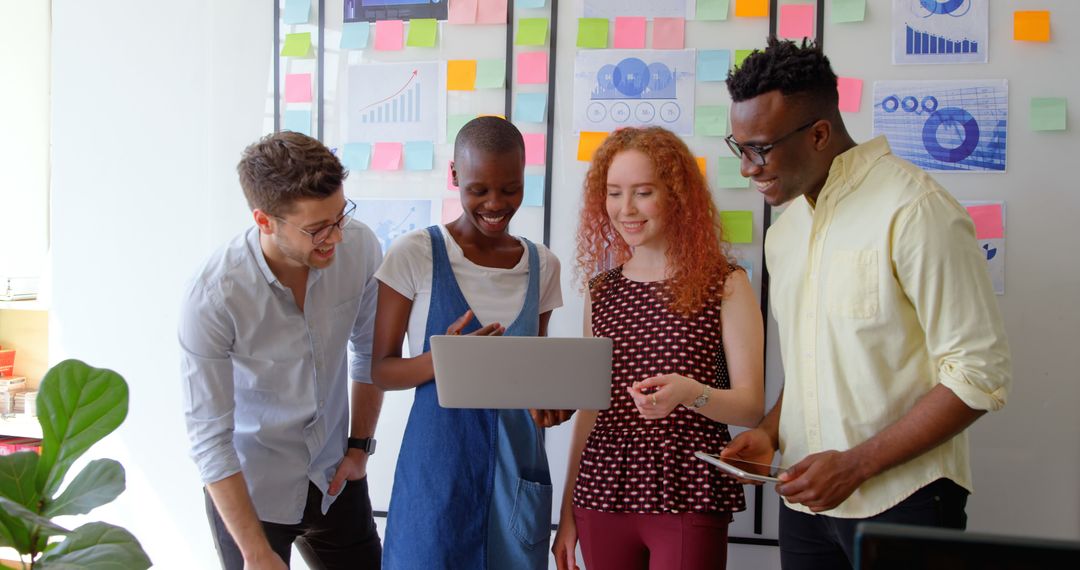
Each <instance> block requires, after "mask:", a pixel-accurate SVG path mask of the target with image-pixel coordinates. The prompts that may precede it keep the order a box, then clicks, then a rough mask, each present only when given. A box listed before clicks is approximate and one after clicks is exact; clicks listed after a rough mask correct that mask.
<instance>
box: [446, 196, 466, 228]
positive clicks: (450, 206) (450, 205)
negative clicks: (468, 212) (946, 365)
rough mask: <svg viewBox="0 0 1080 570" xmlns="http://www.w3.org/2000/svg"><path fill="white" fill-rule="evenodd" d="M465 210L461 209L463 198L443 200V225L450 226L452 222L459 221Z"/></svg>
mask: <svg viewBox="0 0 1080 570" xmlns="http://www.w3.org/2000/svg"><path fill="white" fill-rule="evenodd" d="M464 211H465V210H464V209H462V207H461V198H460V197H457V196H455V197H453V198H443V201H442V223H444V224H449V223H450V222H452V221H454V220H456V219H458V218H459V217H460V216H461V213H462V212H464Z"/></svg>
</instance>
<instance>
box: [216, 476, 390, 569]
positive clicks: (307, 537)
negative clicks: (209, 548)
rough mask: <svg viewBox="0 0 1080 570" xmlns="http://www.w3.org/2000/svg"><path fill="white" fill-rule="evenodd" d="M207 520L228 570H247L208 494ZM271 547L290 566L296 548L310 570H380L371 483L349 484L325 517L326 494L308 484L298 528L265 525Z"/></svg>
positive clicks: (380, 554) (224, 565)
mask: <svg viewBox="0 0 1080 570" xmlns="http://www.w3.org/2000/svg"><path fill="white" fill-rule="evenodd" d="M206 515H207V517H208V518H209V519H210V531H211V533H213V535H214V542H215V543H216V544H217V551H218V555H219V556H220V557H221V567H222V568H223V569H224V570H243V569H244V557H243V555H242V554H241V553H240V548H239V547H238V546H237V545H236V542H234V541H233V538H232V535H230V534H229V531H228V530H227V529H226V528H225V521H223V520H222V519H221V516H220V515H219V514H218V512H217V509H215V508H214V502H213V501H212V500H211V499H210V495H209V494H206ZM262 525H263V530H264V532H266V538H267V539H268V540H269V541H270V548H272V549H273V550H274V552H276V553H278V556H281V559H282V560H284V561H285V563H286V564H288V563H289V555H290V554H291V552H292V548H291V547H292V544H293V543H294V542H295V543H296V548H297V550H299V551H300V554H301V555H302V556H303V557H304V562H306V563H307V565H308V566H309V567H311V568H312V570H323V569H326V570H337V569H346V568H347V569H364V570H366V569H369V568H370V569H378V568H379V567H380V565H381V563H382V544H381V543H380V542H379V534H378V531H377V530H376V528H375V519H374V518H372V514H371V499H370V497H369V496H368V486H367V479H366V478H364V479H360V480H357V481H349V482H348V483H347V484H346V485H345V488H344V489H342V490H341V493H340V494H339V495H338V498H337V500H335V501H334V504H333V505H331V506H330V509H329V510H328V511H327V512H326V514H325V515H324V514H322V492H321V491H319V488H318V487H316V486H315V484H314V483H311V482H310V481H309V482H308V496H307V505H306V506H305V507H304V516H303V519H302V520H301V521H300V523H299V524H277V523H270V522H265V521H263V523H262Z"/></svg>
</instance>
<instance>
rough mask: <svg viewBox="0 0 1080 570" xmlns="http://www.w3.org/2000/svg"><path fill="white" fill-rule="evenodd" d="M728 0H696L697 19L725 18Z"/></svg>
mask: <svg viewBox="0 0 1080 570" xmlns="http://www.w3.org/2000/svg"><path fill="white" fill-rule="evenodd" d="M730 5H731V2H730V1H729V0H697V15H696V16H695V17H694V18H695V19H697V20H712V21H715V20H726V19H727V15H728V8H729V6H730Z"/></svg>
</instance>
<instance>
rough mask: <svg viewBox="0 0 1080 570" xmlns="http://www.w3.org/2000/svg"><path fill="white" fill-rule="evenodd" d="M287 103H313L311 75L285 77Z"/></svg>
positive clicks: (293, 74)
mask: <svg viewBox="0 0 1080 570" xmlns="http://www.w3.org/2000/svg"><path fill="white" fill-rule="evenodd" d="M285 102H286V103H310V102H311V74H310V73H290V74H288V75H286V76H285Z"/></svg>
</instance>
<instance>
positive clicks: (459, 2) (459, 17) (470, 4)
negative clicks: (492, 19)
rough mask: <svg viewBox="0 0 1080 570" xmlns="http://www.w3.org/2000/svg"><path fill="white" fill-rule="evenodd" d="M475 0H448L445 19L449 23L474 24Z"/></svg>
mask: <svg viewBox="0 0 1080 570" xmlns="http://www.w3.org/2000/svg"><path fill="white" fill-rule="evenodd" d="M476 3H477V0H449V3H448V4H447V5H446V21H447V22H449V23H451V24H475V23H476V11H477V10H476V5H477V4H476Z"/></svg>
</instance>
